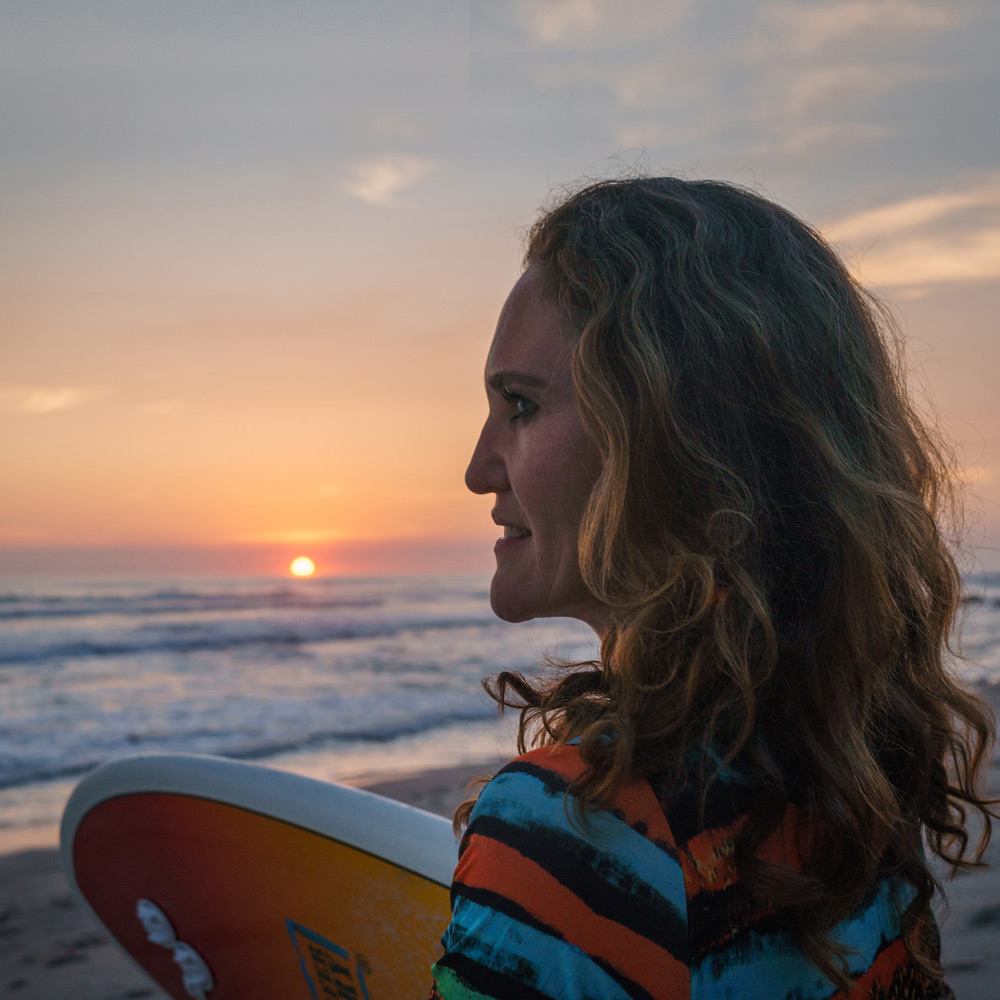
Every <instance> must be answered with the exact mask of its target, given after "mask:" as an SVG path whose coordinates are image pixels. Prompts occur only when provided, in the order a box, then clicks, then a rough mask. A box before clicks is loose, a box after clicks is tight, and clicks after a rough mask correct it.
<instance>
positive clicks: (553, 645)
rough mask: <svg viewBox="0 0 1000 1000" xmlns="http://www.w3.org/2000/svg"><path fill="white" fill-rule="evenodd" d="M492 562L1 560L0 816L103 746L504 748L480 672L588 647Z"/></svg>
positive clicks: (967, 608) (325, 772) (959, 666)
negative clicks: (270, 565) (169, 565)
mask: <svg viewBox="0 0 1000 1000" xmlns="http://www.w3.org/2000/svg"><path fill="white" fill-rule="evenodd" d="M488 595H489V577H488V576H462V575H455V574H449V575H439V576H419V577H417V576H408V577H368V578H360V577H359V578H347V577H324V578H315V579H308V580H291V579H285V578H280V579H279V578H274V579H269V578H261V577H253V578H215V579H210V578H204V577H199V578H177V577H173V578H158V579H114V578H108V577H102V578H92V579H55V578H41V577H24V578H20V579H16V578H11V577H6V578H0V829H4V828H6V829H10V828H17V827H28V826H37V825H48V824H52V823H55V822H57V821H58V818H59V815H60V813H61V811H62V807H63V805H64V804H65V801H66V799H67V797H68V796H69V793H70V791H71V790H72V788H73V785H74V784H75V782H76V781H77V780H78V779H79V777H80V776H81V775H83V774H84V773H86V772H87V771H88V770H90V769H91V768H93V767H94V766H96V765H97V764H99V763H100V762H102V761H104V760H107V759H108V758H110V757H113V756H118V755H122V754H129V753H139V752H143V751H153V752H176V751H184V752H197V753H213V754H222V755H224V756H229V757H236V758H240V759H243V760H256V761H261V762H264V763H267V764H270V765H272V766H275V767H281V768H285V769H288V770H292V771H296V772H298V773H301V774H307V775H310V776H313V777H319V778H323V779H341V778H349V777H360V776H362V775H377V774H383V773H392V772H395V771H401V770H412V769H423V768H432V767H446V766H450V765H453V764H466V763H476V762H479V761H488V760H492V759H494V758H496V757H498V756H503V755H510V754H512V753H513V752H514V732H513V725H514V721H515V720H514V719H512V718H507V719H501V718H499V717H498V715H497V712H496V709H495V706H494V705H493V703H492V702H491V701H490V699H489V698H488V697H487V696H486V694H485V693H484V692H483V691H482V688H481V686H480V682H481V680H482V678H483V677H485V676H488V675H490V674H494V673H496V672H497V671H499V670H503V669H510V668H513V669H519V670H523V671H525V672H526V673H534V672H537V671H538V670H539V669H540V663H541V660H542V658H543V656H545V655H546V654H550V655H554V656H558V657H562V658H564V659H567V660H582V659H589V658H591V657H593V656H594V655H596V649H597V647H596V639H595V637H594V635H593V633H592V632H591V631H590V630H589V629H588V628H587V627H586V626H585V625H583V624H582V623H580V622H576V621H570V620H567V619H546V620H540V621H535V622H527V623H524V624H519V625H510V624H507V623H505V622H501V621H499V620H498V619H497V618H496V617H495V616H494V615H493V613H492V612H491V610H490V606H489V596H488ZM964 615H965V623H964V629H963V652H964V656H965V658H964V660H960V661H957V662H956V663H955V667H954V669H955V670H956V672H957V673H958V674H959V675H960V676H961V677H962V678H963V679H964V680H966V681H967V682H969V683H990V684H996V683H1000V575H987V576H979V577H970V578H968V579H967V581H966V601H965V604H964Z"/></svg>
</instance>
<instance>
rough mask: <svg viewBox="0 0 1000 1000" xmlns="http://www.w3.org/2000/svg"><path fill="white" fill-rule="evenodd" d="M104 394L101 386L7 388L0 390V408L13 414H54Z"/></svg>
mask: <svg viewBox="0 0 1000 1000" xmlns="http://www.w3.org/2000/svg"><path fill="white" fill-rule="evenodd" d="M105 392H106V390H105V389H104V388H103V387H102V386H59V387H58V388H47V387H46V388H42V387H38V386H34V387H33V386H7V387H4V388H0V406H3V408H4V409H6V410H13V411H14V412H15V413H31V414H39V413H54V412H55V411H56V410H69V409H72V408H73V407H75V406H82V405H83V404H84V403H89V402H90V401H91V400H92V399H96V398H97V397H98V396H103V395H104V393H105Z"/></svg>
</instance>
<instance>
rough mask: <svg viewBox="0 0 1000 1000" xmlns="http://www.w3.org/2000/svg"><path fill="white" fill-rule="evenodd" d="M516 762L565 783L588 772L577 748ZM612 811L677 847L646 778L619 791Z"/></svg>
mask: <svg viewBox="0 0 1000 1000" xmlns="http://www.w3.org/2000/svg"><path fill="white" fill-rule="evenodd" d="M518 762H524V763H527V764H534V765H535V766H536V767H541V768H544V769H545V770H547V771H552V772H553V773H554V774H557V775H559V777H560V778H563V779H564V780H565V781H573V780H575V779H576V778H578V777H580V775H581V774H583V772H584V771H585V770H586V769H587V765H586V764H584V762H583V760H582V759H581V757H580V749H579V747H577V746H565V745H562V746H551V747H541V748H540V749H538V750H532V751H530V752H529V753H526V754H523V755H522V756H520V757H518V758H516V760H515V761H512V763H518ZM611 808H612V809H619V810H621V812H622V813H623V814H624V816H625V822H626V823H628V824H629V825H630V826H634V825H635V824H636V823H645V824H646V837H647V839H649V840H659V841H661V842H663V843H665V844H668V845H670V846H671V847H675V846H676V845H675V842H674V835H673V831H672V830H671V829H670V825H669V824H668V823H667V819H666V817H665V816H664V815H663V809H662V808H661V807H660V803H659V800H658V799H657V798H656V794H655V793H654V792H653V789H652V788H651V787H650V784H649V782H648V781H646V779H645V778H642V777H639V778H633V779H632V780H631V781H629V782H628V783H627V784H626V785H624V786H623V787H622V788H621V789H619V791H618V792H616V793H615V796H614V799H613V800H612V802H611Z"/></svg>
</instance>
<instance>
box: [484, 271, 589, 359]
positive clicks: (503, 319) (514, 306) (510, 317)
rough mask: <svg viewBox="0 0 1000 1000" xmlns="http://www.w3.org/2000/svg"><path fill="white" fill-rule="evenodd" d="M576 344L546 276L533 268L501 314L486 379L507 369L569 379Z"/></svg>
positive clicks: (517, 287)
mask: <svg viewBox="0 0 1000 1000" xmlns="http://www.w3.org/2000/svg"><path fill="white" fill-rule="evenodd" d="M575 340H576V332H575V331H574V329H573V326H572V324H571V323H570V322H569V318H568V317H567V316H566V314H565V312H564V311H563V310H562V309H561V308H560V306H559V303H558V302H557V300H556V298H555V295H554V294H553V293H552V291H551V286H550V283H549V282H548V281H547V280H546V276H545V274H544V273H543V272H542V271H541V270H539V269H538V268H537V266H534V265H533V266H532V267H529V268H528V270H527V271H525V272H524V274H522V275H521V277H520V278H519V279H518V281H517V283H516V284H515V285H514V287H513V289H511V293H510V295H508V296H507V301H506V302H505V303H504V305H503V308H502V309H501V310H500V318H499V319H498V320H497V328H496V333H494V335H493V343H492V344H491V345H490V352H489V355H488V356H487V358H486V377H487V379H489V377H490V376H491V375H493V374H495V373H497V372H501V371H506V370H508V369H514V370H524V371H526V372H531V373H532V374H536V375H542V376H552V375H556V374H560V373H565V374H566V375H568V374H569V364H570V358H571V355H572V351H573V343H574V341H575Z"/></svg>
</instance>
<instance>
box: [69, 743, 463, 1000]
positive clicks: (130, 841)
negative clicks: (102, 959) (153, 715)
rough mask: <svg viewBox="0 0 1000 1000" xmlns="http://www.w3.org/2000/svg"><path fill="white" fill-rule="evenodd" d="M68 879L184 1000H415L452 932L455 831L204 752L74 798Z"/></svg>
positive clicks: (361, 796)
mask: <svg viewBox="0 0 1000 1000" xmlns="http://www.w3.org/2000/svg"><path fill="white" fill-rule="evenodd" d="M60 841H61V848H60V850H61V855H62V863H63V868H64V869H65V871H66V875H67V877H68V878H69V880H70V883H71V884H72V885H73V886H74V887H75V888H76V889H77V891H78V892H79V893H80V894H81V895H82V897H83V899H84V900H85V901H86V902H87V904H88V905H89V907H90V908H91V909H92V910H93V912H94V913H95V914H96V916H97V917H98V919H99V920H100V921H101V922H102V923H103V924H104V925H105V926H106V927H107V928H108V930H109V931H110V932H111V934H112V935H113V936H114V937H115V938H116V939H117V940H118V942H119V943H120V944H121V945H122V946H123V947H124V948H125V950H126V951H127V952H128V953H129V954H130V955H131V956H132V957H133V958H134V959H135V960H136V961H137V962H138V963H139V964H140V965H141V966H142V967H143V968H144V969H145V970H146V971H147V972H148V973H149V974H150V975H151V976H152V977H153V979H155V980H156V982H157V983H159V984H160V986H162V987H163V988H164V989H165V990H166V991H167V992H168V993H169V994H170V995H171V996H173V997H176V998H177V1000H191V998H194V1000H251V998H258V997H260V998H274V1000H296V998H300V997H301V998H302V1000H309V998H314V1000H408V998H414V1000H419V998H422V997H425V996H426V995H427V993H428V992H429V988H430V983H431V975H430V966H431V964H432V963H433V962H434V960H435V959H436V957H437V956H438V954H439V953H440V944H439V940H440V937H441V934H442V932H443V931H444V928H445V926H446V925H447V923H448V920H449V915H450V914H449V900H448V886H449V885H450V882H451V876H452V871H453V869H454V866H455V861H456V854H457V847H456V842H455V838H454V836H453V834H452V831H451V824H450V823H449V822H448V821H447V820H446V819H444V818H443V817H440V816H433V815H431V814H430V813H426V812H424V811H422V810H420V809H414V808H413V807H412V806H407V805H404V804H402V803H400V802H395V801H393V800H391V799H386V798H383V797H382V796H379V795H374V794H372V793H370V792H365V791H362V790H360V789H356V788H348V787H346V786H344V785H336V784H329V783H326V782H321V781H315V780H313V779H310V778H303V777H300V776H298V775H294V774H288V773H286V772H283V771H275V770H271V769H270V768H266V767H261V766H258V765H254V764H245V763H241V762H238V761H232V760H225V759H222V758H217V757H205V756H200V755H194V754H170V755H142V756H138V757H130V758H125V759H122V760H118V761H113V762H111V763H109V764H105V765H104V766H102V767H100V768H98V769H97V770H96V771H95V772H94V773H93V774H91V775H90V776H89V777H87V778H85V779H84V780H83V781H82V782H81V783H80V785H79V786H78V787H77V789H76V791H75V792H74V793H73V795H72V797H71V798H70V801H69V803H68V804H67V806H66V810H65V812H64V814H63V819H62V829H61V834H60Z"/></svg>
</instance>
